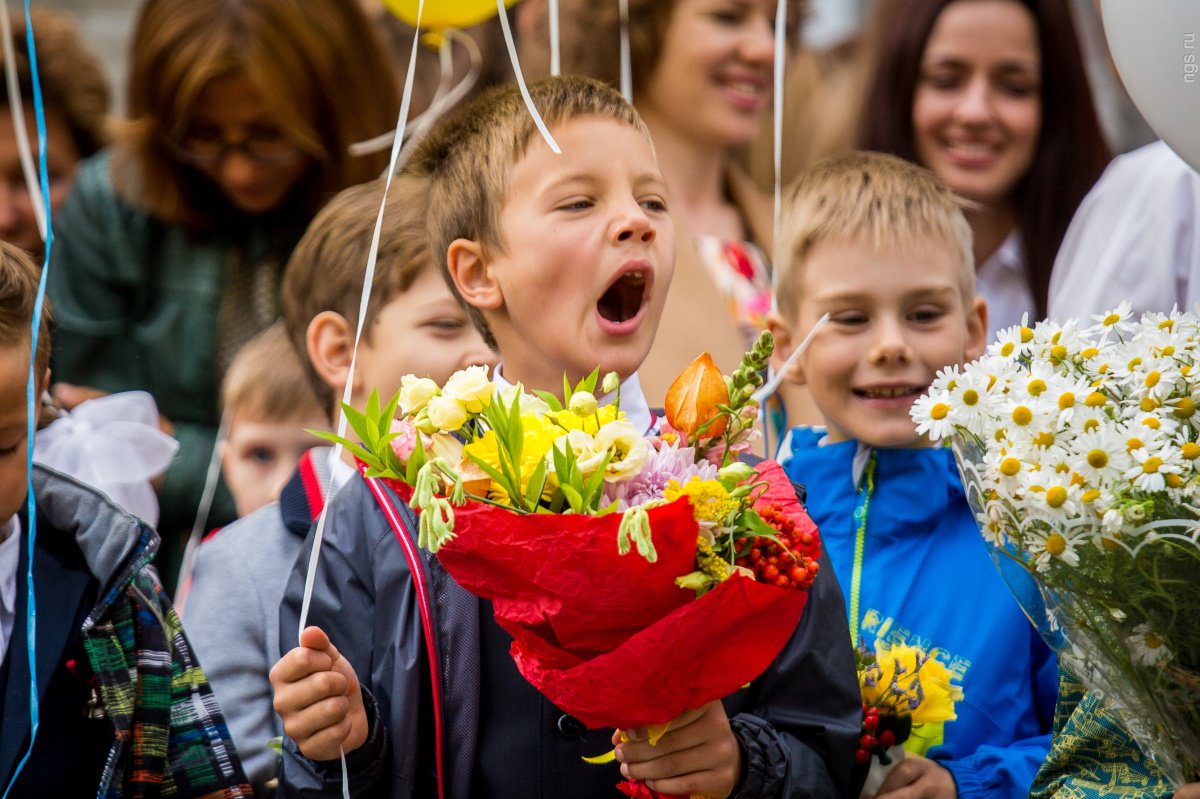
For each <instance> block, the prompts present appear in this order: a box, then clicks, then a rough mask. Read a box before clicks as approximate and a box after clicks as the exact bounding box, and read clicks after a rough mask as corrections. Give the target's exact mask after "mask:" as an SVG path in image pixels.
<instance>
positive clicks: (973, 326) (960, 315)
mask: <svg viewBox="0 0 1200 799" xmlns="http://www.w3.org/2000/svg"><path fill="white" fill-rule="evenodd" d="M954 252H955V251H954V249H953V248H952V247H951V246H949V245H947V244H945V243H943V242H939V241H937V240H935V239H932V238H930V239H927V240H924V241H923V242H920V243H917V244H910V245H907V246H905V245H895V246H890V247H888V248H887V251H886V252H880V251H878V250H876V249H875V248H874V247H872V246H870V245H865V244H858V243H840V242H832V241H830V242H824V243H821V244H818V245H817V246H816V247H814V248H813V250H812V251H811V253H810V254H809V256H808V257H807V258H806V259H805V262H804V264H803V267H802V268H803V270H804V272H803V278H802V284H801V285H802V295H801V300H800V304H799V313H798V318H797V320H796V323H795V325H794V326H790V327H791V331H790V332H791V335H790V337H789V341H788V343H789V344H791V345H793V346H794V344H795V343H796V342H798V341H799V340H800V339H801V338H803V337H804V336H805V335H806V334H807V333H808V331H809V330H810V329H811V328H812V327H813V325H815V324H816V322H817V320H818V319H820V317H821V316H822V315H823V314H826V313H828V314H829V324H827V325H826V326H825V327H823V328H822V329H821V330H820V331H819V332H818V333H817V334H816V335H815V336H813V339H812V342H811V343H810V344H809V347H808V349H807V350H806V351H805V353H804V355H802V356H801V358H800V363H799V372H800V373H801V374H802V379H803V381H804V382H805V383H807V384H808V386H809V389H810V390H811V392H812V397H813V400H814V401H815V402H816V404H817V407H818V408H819V409H820V410H821V414H822V415H823V416H824V417H825V421H826V425H827V427H828V430H829V438H830V440H832V441H845V440H848V439H856V440H858V441H861V442H863V443H865V444H870V445H872V446H877V447H905V446H912V445H917V444H921V443H927V442H924V441H923V440H922V439H920V438H918V436H917V434H916V424H915V423H914V422H913V420H912V419H911V418H910V416H909V409H910V408H911V407H912V404H913V402H914V401H916V399H917V397H919V396H920V395H921V394H923V393H924V392H925V390H926V389H927V388H928V387H929V384H930V383H931V382H933V378H934V377H935V376H936V375H937V372H938V370H939V369H943V368H945V367H947V366H949V365H951V364H961V363H965V362H967V361H971V360H974V359H975V358H977V357H979V356H980V355H981V354H982V352H983V349H984V346H985V345H986V337H987V311H986V306H985V305H984V303H983V300H982V299H979V298H978V297H975V298H972V299H967V298H966V297H964V296H963V287H962V280H961V279H960V277H959V269H960V266H959V265H958V263H957V261H956V260H955V258H954Z"/></svg>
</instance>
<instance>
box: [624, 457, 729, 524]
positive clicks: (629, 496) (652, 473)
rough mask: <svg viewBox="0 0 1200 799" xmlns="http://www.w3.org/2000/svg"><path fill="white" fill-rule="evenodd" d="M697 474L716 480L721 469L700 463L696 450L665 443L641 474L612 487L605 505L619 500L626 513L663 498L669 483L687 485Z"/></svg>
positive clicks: (704, 462)
mask: <svg viewBox="0 0 1200 799" xmlns="http://www.w3.org/2000/svg"><path fill="white" fill-rule="evenodd" d="M693 475H696V476H698V477H699V478H700V479H701V480H715V479H717V467H716V466H714V465H713V464H711V463H709V462H708V461H701V462H700V463H696V450H695V449H694V448H693V447H680V446H676V445H673V444H666V443H663V444H661V445H660V446H659V447H658V448H657V449H655V448H654V447H651V448H650V454H649V455H648V456H647V457H646V465H645V466H644V467H642V470H641V471H640V472H639V473H638V474H637V475H635V476H634V477H632V478H631V479H629V480H625V481H623V482H620V483H610V484H608V487H607V488H606V489H605V492H604V503H605V504H606V505H607V504H610V503H612V502H613V501H614V500H615V501H616V502H617V509H618V510H621V511H624V510H626V509H628V508H632V507H636V506H638V505H643V504H645V503H646V502H649V501H650V500H653V499H662V496H663V489H665V488H666V487H667V483H668V482H670V481H671V480H678V481H679V482H680V483H686V482H687V481H688V480H689V479H690V478H691V477H692V476H693Z"/></svg>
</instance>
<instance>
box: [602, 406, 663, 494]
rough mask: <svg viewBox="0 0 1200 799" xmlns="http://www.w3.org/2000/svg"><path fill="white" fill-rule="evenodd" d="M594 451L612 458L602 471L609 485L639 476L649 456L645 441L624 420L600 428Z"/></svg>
mask: <svg viewBox="0 0 1200 799" xmlns="http://www.w3.org/2000/svg"><path fill="white" fill-rule="evenodd" d="M596 449H598V450H600V451H601V452H607V453H609V454H610V455H611V456H612V457H611V459H610V460H609V462H608V467H607V468H606V469H605V470H604V479H605V480H606V481H607V482H609V483H619V482H621V481H622V480H628V479H630V478H631V477H634V476H636V475H637V474H639V473H640V472H641V471H642V467H643V466H645V465H646V458H647V456H649V454H650V445H649V444H647V443H646V439H644V438H642V434H641V433H639V432H638V429H637V428H636V427H634V426H633V424H632V423H631V422H629V421H628V420H626V419H620V420H618V421H615V422H610V423H609V424H606V425H604V426H603V427H601V428H600V432H598V433H596Z"/></svg>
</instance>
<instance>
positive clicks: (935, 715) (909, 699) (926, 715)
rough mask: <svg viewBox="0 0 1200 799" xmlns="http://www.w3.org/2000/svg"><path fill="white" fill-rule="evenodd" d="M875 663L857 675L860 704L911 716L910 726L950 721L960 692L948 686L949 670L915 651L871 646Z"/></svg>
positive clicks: (953, 715)
mask: <svg viewBox="0 0 1200 799" xmlns="http://www.w3.org/2000/svg"><path fill="white" fill-rule="evenodd" d="M875 656H876V662H875V663H874V664H873V665H872V666H870V667H868V668H867V669H865V670H863V671H862V672H861V673H860V674H859V687H860V688H861V690H862V695H863V701H864V702H866V703H867V705H869V706H878V707H880V708H881V709H884V708H890V709H891V710H892V711H893V712H895V713H896V714H897V715H902V716H903V715H909V714H911V715H912V721H913V724H931V723H938V722H945V721H953V720H954V719H955V718H957V716H956V715H955V713H954V703H955V702H957V701H959V700H961V699H962V698H963V694H962V688H960V687H959V686H957V685H953V684H951V682H950V680H951V676H950V672H949V670H948V669H947V668H946V667H945V665H943V664H942V662H941V661H939V660H938V659H937V658H935V657H930V656H928V655H926V654H925V653H924V652H923V651H922V650H920V649H918V648H917V647H913V646H907V645H905V644H896V645H893V646H891V647H888V646H887V645H885V644H882V643H876V645H875Z"/></svg>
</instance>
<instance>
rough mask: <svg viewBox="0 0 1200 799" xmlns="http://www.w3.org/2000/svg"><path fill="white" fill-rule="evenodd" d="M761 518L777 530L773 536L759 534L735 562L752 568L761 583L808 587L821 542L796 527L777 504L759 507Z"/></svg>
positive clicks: (797, 587)
mask: <svg viewBox="0 0 1200 799" xmlns="http://www.w3.org/2000/svg"><path fill="white" fill-rule="evenodd" d="M758 515H759V516H761V517H762V520H763V521H764V522H766V523H767V524H769V525H770V526H771V527H774V528H775V529H776V530H778V531H779V532H778V534H777V535H776V536H775V538H774V539H772V538H768V537H767V536H759V537H757V538H755V539H753V540H751V541H750V544H749V547H747V548H746V549H744V550H743V554H742V556H741V557H739V558H738V559H737V560H736V561H735V563H736V564H737V565H738V566H745V567H746V568H748V569H750V570H752V571H753V572H754V574H755V576H756V577H757V578H758V581H759V582H760V583H767V584H768V585H775V586H778V587H780V588H795V589H799V590H807V589H808V588H809V587H810V586H811V585H812V583H813V579H815V578H816V576H817V571H818V564H817V555H818V553H819V552H820V549H819V546H820V544H819V543H818V541H817V538H816V536H815V535H814V534H813V533H812V532H810V531H806V530H797V529H796V523H795V522H794V521H792V519H791V518H790V517H789V516H788V515H787V514H786V513H784V512H783V509H782V508H780V507H779V506H778V505H766V506H764V507H761V508H758Z"/></svg>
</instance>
